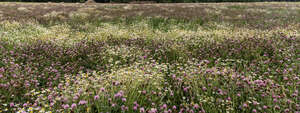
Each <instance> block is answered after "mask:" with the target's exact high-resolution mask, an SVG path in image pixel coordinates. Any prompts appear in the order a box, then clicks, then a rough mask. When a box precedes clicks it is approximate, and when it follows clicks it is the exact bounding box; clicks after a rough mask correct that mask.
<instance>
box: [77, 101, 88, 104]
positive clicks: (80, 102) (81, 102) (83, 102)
mask: <svg viewBox="0 0 300 113" xmlns="http://www.w3.org/2000/svg"><path fill="white" fill-rule="evenodd" d="M78 104H79V105H84V104H87V101H85V100H80V101H79V103H78Z"/></svg>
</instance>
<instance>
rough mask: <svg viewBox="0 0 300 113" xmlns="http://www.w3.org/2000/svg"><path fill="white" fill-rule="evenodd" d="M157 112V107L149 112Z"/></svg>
mask: <svg viewBox="0 0 300 113" xmlns="http://www.w3.org/2000/svg"><path fill="white" fill-rule="evenodd" d="M156 112H157V109H156V108H151V109H150V111H149V113H156Z"/></svg>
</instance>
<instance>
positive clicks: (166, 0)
mask: <svg viewBox="0 0 300 113" xmlns="http://www.w3.org/2000/svg"><path fill="white" fill-rule="evenodd" d="M0 1H5V2H85V1H87V0H0ZM94 1H95V2H99V3H109V2H113V3H129V2H141V3H143V2H145V3H149V2H150V3H201V2H270V1H289V2H297V1H300V0H94Z"/></svg>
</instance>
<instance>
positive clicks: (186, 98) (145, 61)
mask: <svg viewBox="0 0 300 113" xmlns="http://www.w3.org/2000/svg"><path fill="white" fill-rule="evenodd" d="M149 21H153V20H151V19H149V20H141V21H138V22H136V23H133V24H130V25H127V24H123V23H120V24H113V23H102V24H101V25H93V24H91V23H86V24H78V25H76V27H75V28H73V27H74V26H75V25H69V24H68V23H61V24H58V25H51V26H43V25H41V24H38V23H35V22H28V23H19V22H16V21H3V22H1V23H0V36H1V37H0V53H1V54H0V59H1V60H0V112H18V113H36V112H41V113H62V112H67V113H69V112H71V113H82V112H87V113H106V112H110V113H119V112H130V113H135V112H140V113H195V112H199V113H206V112H208V113H217V112H235V113H241V112H245V113H249V112H254V113H256V112H261V113H264V112H265V113H269V112H277V113H298V112H299V111H300V96H299V95H300V94H299V90H300V76H299V75H300V62H299V61H300V58H299V53H300V51H299V50H300V49H299V48H300V38H299V32H298V31H297V30H298V29H295V26H288V27H282V28H274V29H267V30H266V29H264V30H261V29H247V27H233V26H230V25H228V24H226V23H219V24H216V23H211V24H210V26H213V27H212V28H205V27H203V26H199V28H197V29H196V30H195V29H194V30H191V29H187V28H185V27H179V26H184V24H182V25H179V24H174V25H173V24H172V23H169V25H168V27H167V28H165V29H167V30H165V31H164V30H162V29H163V28H161V29H157V28H154V27H153V26H151V25H149V24H148V23H149ZM85 28H89V30H87V29H85ZM245 31H247V32H245Z"/></svg>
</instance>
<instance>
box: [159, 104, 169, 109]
mask: <svg viewBox="0 0 300 113" xmlns="http://www.w3.org/2000/svg"><path fill="white" fill-rule="evenodd" d="M167 107H168V106H167V104H164V105H162V106H161V107H160V109H167Z"/></svg>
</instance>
